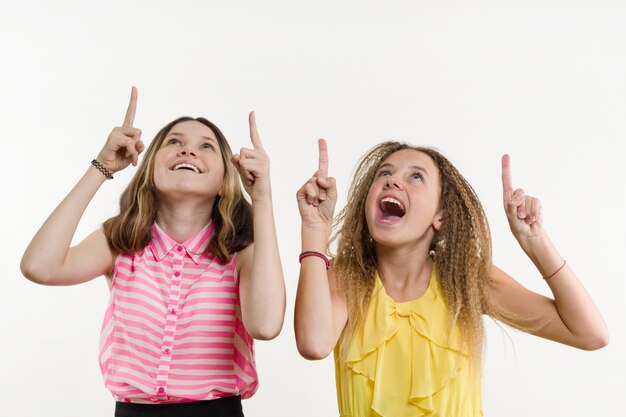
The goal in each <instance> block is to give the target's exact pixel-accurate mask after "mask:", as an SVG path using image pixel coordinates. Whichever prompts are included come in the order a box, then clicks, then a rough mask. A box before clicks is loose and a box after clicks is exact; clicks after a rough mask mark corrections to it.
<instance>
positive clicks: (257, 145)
mask: <svg viewBox="0 0 626 417" xmlns="http://www.w3.org/2000/svg"><path fill="white" fill-rule="evenodd" d="M248 122H249V123H250V141H251V142H252V147H253V148H254V149H263V145H262V144H261V137H260V136H259V131H258V130H257V127H256V117H255V115H254V112H253V111H251V112H250V115H249V116H248Z"/></svg>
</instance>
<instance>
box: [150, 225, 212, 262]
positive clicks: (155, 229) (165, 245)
mask: <svg viewBox="0 0 626 417" xmlns="http://www.w3.org/2000/svg"><path fill="white" fill-rule="evenodd" d="M150 231H151V232H152V240H150V249H152V253H154V256H155V258H156V259H157V261H161V260H162V259H163V258H164V257H165V255H167V254H168V253H170V252H171V251H174V250H176V249H177V247H178V246H181V247H182V248H183V250H184V251H185V252H186V253H187V255H189V257H190V258H191V259H192V260H193V261H194V262H195V263H196V264H197V263H199V262H200V259H201V258H202V256H203V255H205V254H206V249H207V247H208V246H209V242H210V241H211V234H212V233H213V222H209V223H208V224H207V225H206V226H204V227H203V228H202V229H200V230H198V231H197V232H196V233H194V234H193V235H192V236H191V237H190V238H189V239H187V240H186V241H184V242H183V243H178V242H176V241H175V240H174V239H173V238H172V237H171V236H169V235H168V234H167V233H165V232H164V231H163V229H161V228H160V227H159V225H158V224H157V223H156V222H154V223H153V224H152V227H151V229H150Z"/></svg>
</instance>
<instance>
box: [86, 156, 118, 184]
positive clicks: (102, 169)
mask: <svg viewBox="0 0 626 417" xmlns="http://www.w3.org/2000/svg"><path fill="white" fill-rule="evenodd" d="M91 165H93V166H94V167H96V169H97V170H98V171H100V172H102V175H104V176H105V177H107V180H112V179H113V174H111V173H110V172H109V170H108V169H106V168H105V167H103V166H102V164H101V163H100V162H98V161H97V160H96V159H94V160H93V161H91Z"/></svg>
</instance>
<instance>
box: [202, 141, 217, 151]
mask: <svg viewBox="0 0 626 417" xmlns="http://www.w3.org/2000/svg"><path fill="white" fill-rule="evenodd" d="M202 149H212V150H215V146H213V144H212V143H211V142H204V143H203V144H202Z"/></svg>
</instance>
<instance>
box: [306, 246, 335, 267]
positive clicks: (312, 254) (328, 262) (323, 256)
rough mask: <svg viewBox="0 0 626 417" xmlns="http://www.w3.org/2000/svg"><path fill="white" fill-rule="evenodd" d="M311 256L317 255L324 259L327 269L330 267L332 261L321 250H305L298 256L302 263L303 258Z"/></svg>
mask: <svg viewBox="0 0 626 417" xmlns="http://www.w3.org/2000/svg"><path fill="white" fill-rule="evenodd" d="M309 256H315V257H317V258H320V259H322V260H323V261H324V263H325V264H326V269H330V261H329V260H328V258H327V257H326V255H324V254H323V253H321V252H315V251H312V250H305V251H304V252H302V253H301V254H300V256H299V257H298V261H299V262H300V263H302V260H303V259H304V258H308V257H309Z"/></svg>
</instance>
